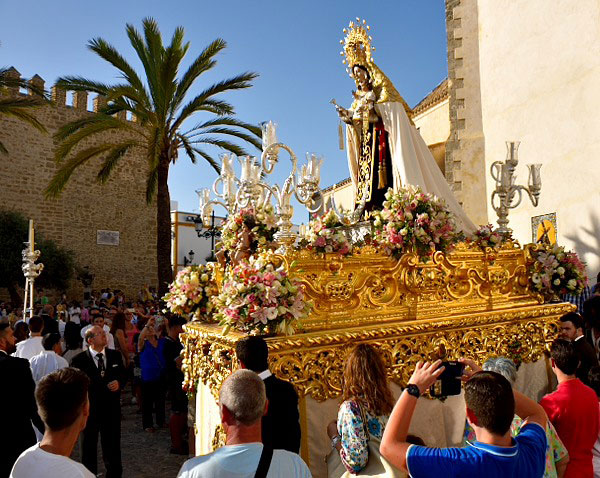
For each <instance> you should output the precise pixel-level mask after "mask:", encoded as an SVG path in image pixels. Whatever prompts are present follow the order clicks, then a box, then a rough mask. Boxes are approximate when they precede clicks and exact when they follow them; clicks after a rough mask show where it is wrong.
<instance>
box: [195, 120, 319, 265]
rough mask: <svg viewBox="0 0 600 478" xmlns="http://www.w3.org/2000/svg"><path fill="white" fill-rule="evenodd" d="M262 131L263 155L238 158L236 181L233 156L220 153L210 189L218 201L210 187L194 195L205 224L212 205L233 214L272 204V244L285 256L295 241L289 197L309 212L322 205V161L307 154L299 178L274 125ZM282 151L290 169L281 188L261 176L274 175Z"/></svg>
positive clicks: (292, 156) (294, 160) (293, 157)
mask: <svg viewBox="0 0 600 478" xmlns="http://www.w3.org/2000/svg"><path fill="white" fill-rule="evenodd" d="M262 130H263V131H262V142H263V152H262V155H261V158H260V161H258V160H257V158H255V157H252V156H244V157H241V158H238V159H239V162H240V165H241V175H240V178H239V179H238V177H237V176H236V174H235V171H234V168H233V163H234V158H235V156H234V155H233V154H228V153H224V154H221V175H220V176H219V177H218V178H217V179H216V180H215V182H214V184H213V187H212V190H213V192H214V194H215V195H216V196H217V199H211V191H210V189H209V188H204V189H201V190H198V191H196V193H197V194H198V196H199V199H200V213H201V216H202V220H203V222H204V224H208V223H209V221H210V215H211V213H212V210H213V206H215V205H220V206H222V207H224V208H225V209H226V210H227V212H228V214H233V213H235V212H236V211H238V210H239V209H242V208H245V207H248V206H252V207H263V206H265V205H267V204H271V202H273V201H274V206H275V215H276V217H277V226H278V228H279V231H278V232H277V233H276V234H275V241H276V242H277V244H278V246H279V247H278V249H277V252H278V253H285V252H286V251H287V250H288V249H289V248H290V247H291V246H292V245H293V244H294V242H295V241H296V234H295V233H294V232H293V231H292V221H291V219H292V216H293V214H294V208H293V207H292V205H291V199H292V197H295V198H296V199H297V200H298V202H300V204H303V205H304V206H306V208H307V209H308V211H309V212H312V213H314V212H316V211H318V210H319V209H320V208H321V207H322V205H323V194H322V192H321V190H320V189H319V182H320V180H321V166H322V164H323V159H322V158H320V157H319V156H317V155H316V154H314V153H307V155H306V156H307V163H306V164H304V165H302V167H301V169H300V175H298V174H297V169H298V168H297V166H298V159H297V157H296V154H295V153H294V151H292V149H291V148H290V147H289V146H287V145H285V144H283V143H280V142H278V141H277V137H276V131H275V124H274V123H273V122H271V121H269V122H267V123H263V124H262ZM281 150H284V151H286V152H287V153H288V155H289V158H290V161H291V163H292V170H291V172H290V174H289V175H288V177H287V179H286V180H285V181H284V183H283V186H281V187H280V186H279V185H278V184H274V185H270V184H268V183H267V182H266V181H265V180H264V177H265V176H266V175H269V174H271V173H273V171H274V169H275V166H276V165H277V163H278V162H279V153H280V151H281Z"/></svg>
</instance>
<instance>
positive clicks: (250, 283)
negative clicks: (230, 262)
mask: <svg viewBox="0 0 600 478" xmlns="http://www.w3.org/2000/svg"><path fill="white" fill-rule="evenodd" d="M270 256H271V254H270V253H262V254H259V255H258V256H255V257H251V258H250V260H248V261H241V262H239V263H238V264H237V265H235V266H234V267H233V268H232V269H231V271H229V273H228V274H227V275H226V276H225V282H224V284H223V290H222V292H221V294H219V296H218V297H216V298H215V307H216V308H217V309H218V311H219V312H218V313H217V314H216V316H215V317H216V319H217V320H219V324H220V325H223V326H224V330H223V333H224V334H226V333H227V332H229V330H230V329H231V328H234V329H237V330H240V331H242V332H247V333H250V334H255V335H259V334H266V333H283V334H286V335H289V334H293V333H294V330H295V326H296V325H297V323H298V321H299V320H301V319H303V318H305V317H307V316H308V314H309V313H310V310H311V309H312V304H311V303H310V302H308V301H306V300H305V297H304V290H303V288H302V285H300V284H299V283H298V282H297V281H296V280H294V279H290V278H289V276H288V274H287V272H286V271H285V269H284V267H283V266H281V267H275V265H274V264H273V262H272V260H271V257H270Z"/></svg>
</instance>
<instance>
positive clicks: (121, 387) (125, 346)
mask: <svg viewBox="0 0 600 478" xmlns="http://www.w3.org/2000/svg"><path fill="white" fill-rule="evenodd" d="M39 297H40V299H39V302H38V303H37V304H36V308H35V310H34V312H33V316H32V317H30V318H29V317H25V318H23V316H22V311H21V310H19V309H16V308H15V309H13V308H11V306H10V305H9V304H0V327H1V328H2V329H1V330H0V335H1V337H0V377H2V381H3V383H11V384H12V383H17V384H20V385H22V386H17V387H15V388H12V387H11V390H10V391H9V392H8V393H7V394H3V395H4V396H3V397H2V398H0V402H1V403H2V404H4V405H5V407H4V409H5V410H10V409H12V408H13V407H14V405H13V404H14V403H17V402H19V403H24V404H29V406H28V407H27V408H26V409H24V410H23V411H22V413H21V414H20V419H21V420H24V422H21V428H22V427H23V426H25V429H26V431H22V432H20V433H21V434H22V435H23V436H22V437H21V439H19V440H9V441H7V442H6V448H4V447H2V448H0V449H2V450H5V451H6V453H7V455H6V457H7V459H6V460H5V459H4V455H3V459H2V460H0V477H5V476H9V473H10V469H11V467H12V466H13V464H14V462H15V460H16V459H17V457H18V456H19V453H21V452H22V451H23V450H24V449H25V448H27V446H29V445H31V444H34V443H36V441H37V442H40V440H42V437H43V433H44V428H45V427H44V425H43V423H42V420H41V419H40V418H39V415H38V414H37V412H36V405H35V400H34V397H33V390H34V389H35V387H36V386H37V387H38V388H39V386H40V383H41V382H42V381H43V380H44V378H45V377H47V376H49V375H51V374H52V373H53V372H55V371H58V370H65V369H67V368H76V369H78V370H81V371H82V372H83V373H85V375H86V376H87V377H88V380H89V383H88V385H87V390H88V392H87V393H88V396H89V406H88V408H89V410H88V412H89V413H88V414H87V415H86V423H87V425H86V426H85V428H84V429H83V432H82V434H81V460H82V463H83V465H85V468H86V469H87V470H89V471H91V472H92V473H94V474H96V473H97V472H98V457H97V446H98V438H100V444H101V448H102V458H103V461H104V465H105V468H106V476H107V477H109V478H110V477H120V476H122V474H123V466H122V460H121V446H120V437H121V419H122V413H121V405H122V403H124V402H125V401H128V402H131V403H132V404H134V405H137V407H138V411H139V413H140V415H141V420H140V427H141V428H143V430H144V431H145V432H148V433H153V432H154V431H155V428H156V427H168V428H169V429H170V434H171V447H170V450H171V453H175V454H180V455H185V456H187V455H188V453H189V445H188V444H189V435H188V416H187V409H188V403H187V394H186V393H185V392H184V391H183V390H182V382H183V372H182V371H181V361H182V357H181V351H182V349H183V346H182V345H181V343H180V340H179V335H180V334H181V332H182V330H183V325H184V324H185V320H184V319H182V318H181V317H178V316H168V315H165V314H163V313H161V312H160V309H159V302H158V301H157V300H156V296H155V294H154V295H153V291H151V290H149V289H146V290H145V291H143V292H141V293H140V300H138V301H135V302H134V301H128V300H126V299H125V297H124V296H123V295H122V294H121V293H119V292H118V291H115V292H112V291H111V290H110V289H105V290H102V291H101V292H100V293H99V294H96V293H92V295H91V298H90V300H89V303H87V304H86V305H85V306H83V305H82V304H80V303H78V302H71V303H67V302H66V301H65V300H64V298H63V299H61V300H60V301H59V302H58V303H57V304H54V305H52V304H50V303H49V302H48V301H47V300H45V296H43V295H40V296H39ZM2 359H4V360H2ZM19 370H20V371H21V372H20V375H19V379H18V381H16V382H15V381H13V380H12V377H13V374H16V373H17V372H18V371H19ZM5 380H6V381H5ZM167 397H168V402H169V403H170V405H171V410H170V414H168V415H167V413H166V402H167V400H166V398H167ZM39 407H40V404H39V401H38V408H39ZM169 415H170V416H169ZM13 418H14V417H13ZM31 422H32V423H33V425H34V426H33V428H32V426H31ZM24 423H28V425H24ZM29 429H32V432H31V433H33V435H32V434H31V433H29ZM46 429H47V427H46ZM36 438H37V440H36ZM1 440H2V439H1V438H0V441H1ZM42 441H43V440H42ZM26 445H27V446H26ZM0 446H1V444H0ZM17 476H34V475H22V474H19V475H17ZM38 476H41V475H38ZM44 476H50V475H49V474H46V475H44ZM52 476H53V475H52ZM56 476H59V475H56ZM60 476H64V475H60ZM77 476H79V475H77Z"/></svg>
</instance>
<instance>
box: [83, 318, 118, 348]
mask: <svg viewBox="0 0 600 478" xmlns="http://www.w3.org/2000/svg"><path fill="white" fill-rule="evenodd" d="M94 326H98V327H101V328H102V329H103V330H104V332H106V343H107V345H106V346H107V347H108V348H109V349H111V350H115V338H114V337H113V334H111V333H110V328H109V327H108V325H105V324H104V317H102V316H101V315H94V317H93V318H92V323H91V324H90V325H88V326H86V327H84V328H83V329H81V337H82V338H83V350H87V348H88V343H87V342H86V340H85V334H86V332H87V331H88V330H90V329H91V328H92V327H94Z"/></svg>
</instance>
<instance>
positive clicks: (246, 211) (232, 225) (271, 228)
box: [221, 204, 278, 253]
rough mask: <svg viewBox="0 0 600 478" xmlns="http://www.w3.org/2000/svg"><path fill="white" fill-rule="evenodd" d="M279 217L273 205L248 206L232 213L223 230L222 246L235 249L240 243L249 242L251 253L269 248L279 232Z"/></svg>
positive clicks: (226, 248) (231, 249)
mask: <svg viewBox="0 0 600 478" xmlns="http://www.w3.org/2000/svg"><path fill="white" fill-rule="evenodd" d="M277 230H278V228H277V218H276V217H275V213H274V209H273V206H272V205H270V204H267V205H265V206H262V207H257V208H254V207H246V208H243V209H240V210H239V211H237V212H236V213H235V214H231V215H230V216H229V217H228V218H227V221H225V224H224V225H223V230H222V231H221V243H222V247H223V248H224V249H225V250H227V251H234V250H235V249H236V248H238V246H239V244H240V243H243V242H246V241H247V242H249V244H248V247H249V249H250V251H249V252H250V253H255V252H258V251H260V250H264V249H267V248H269V247H271V246H272V245H273V236H274V235H275V233H276V232H277Z"/></svg>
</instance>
